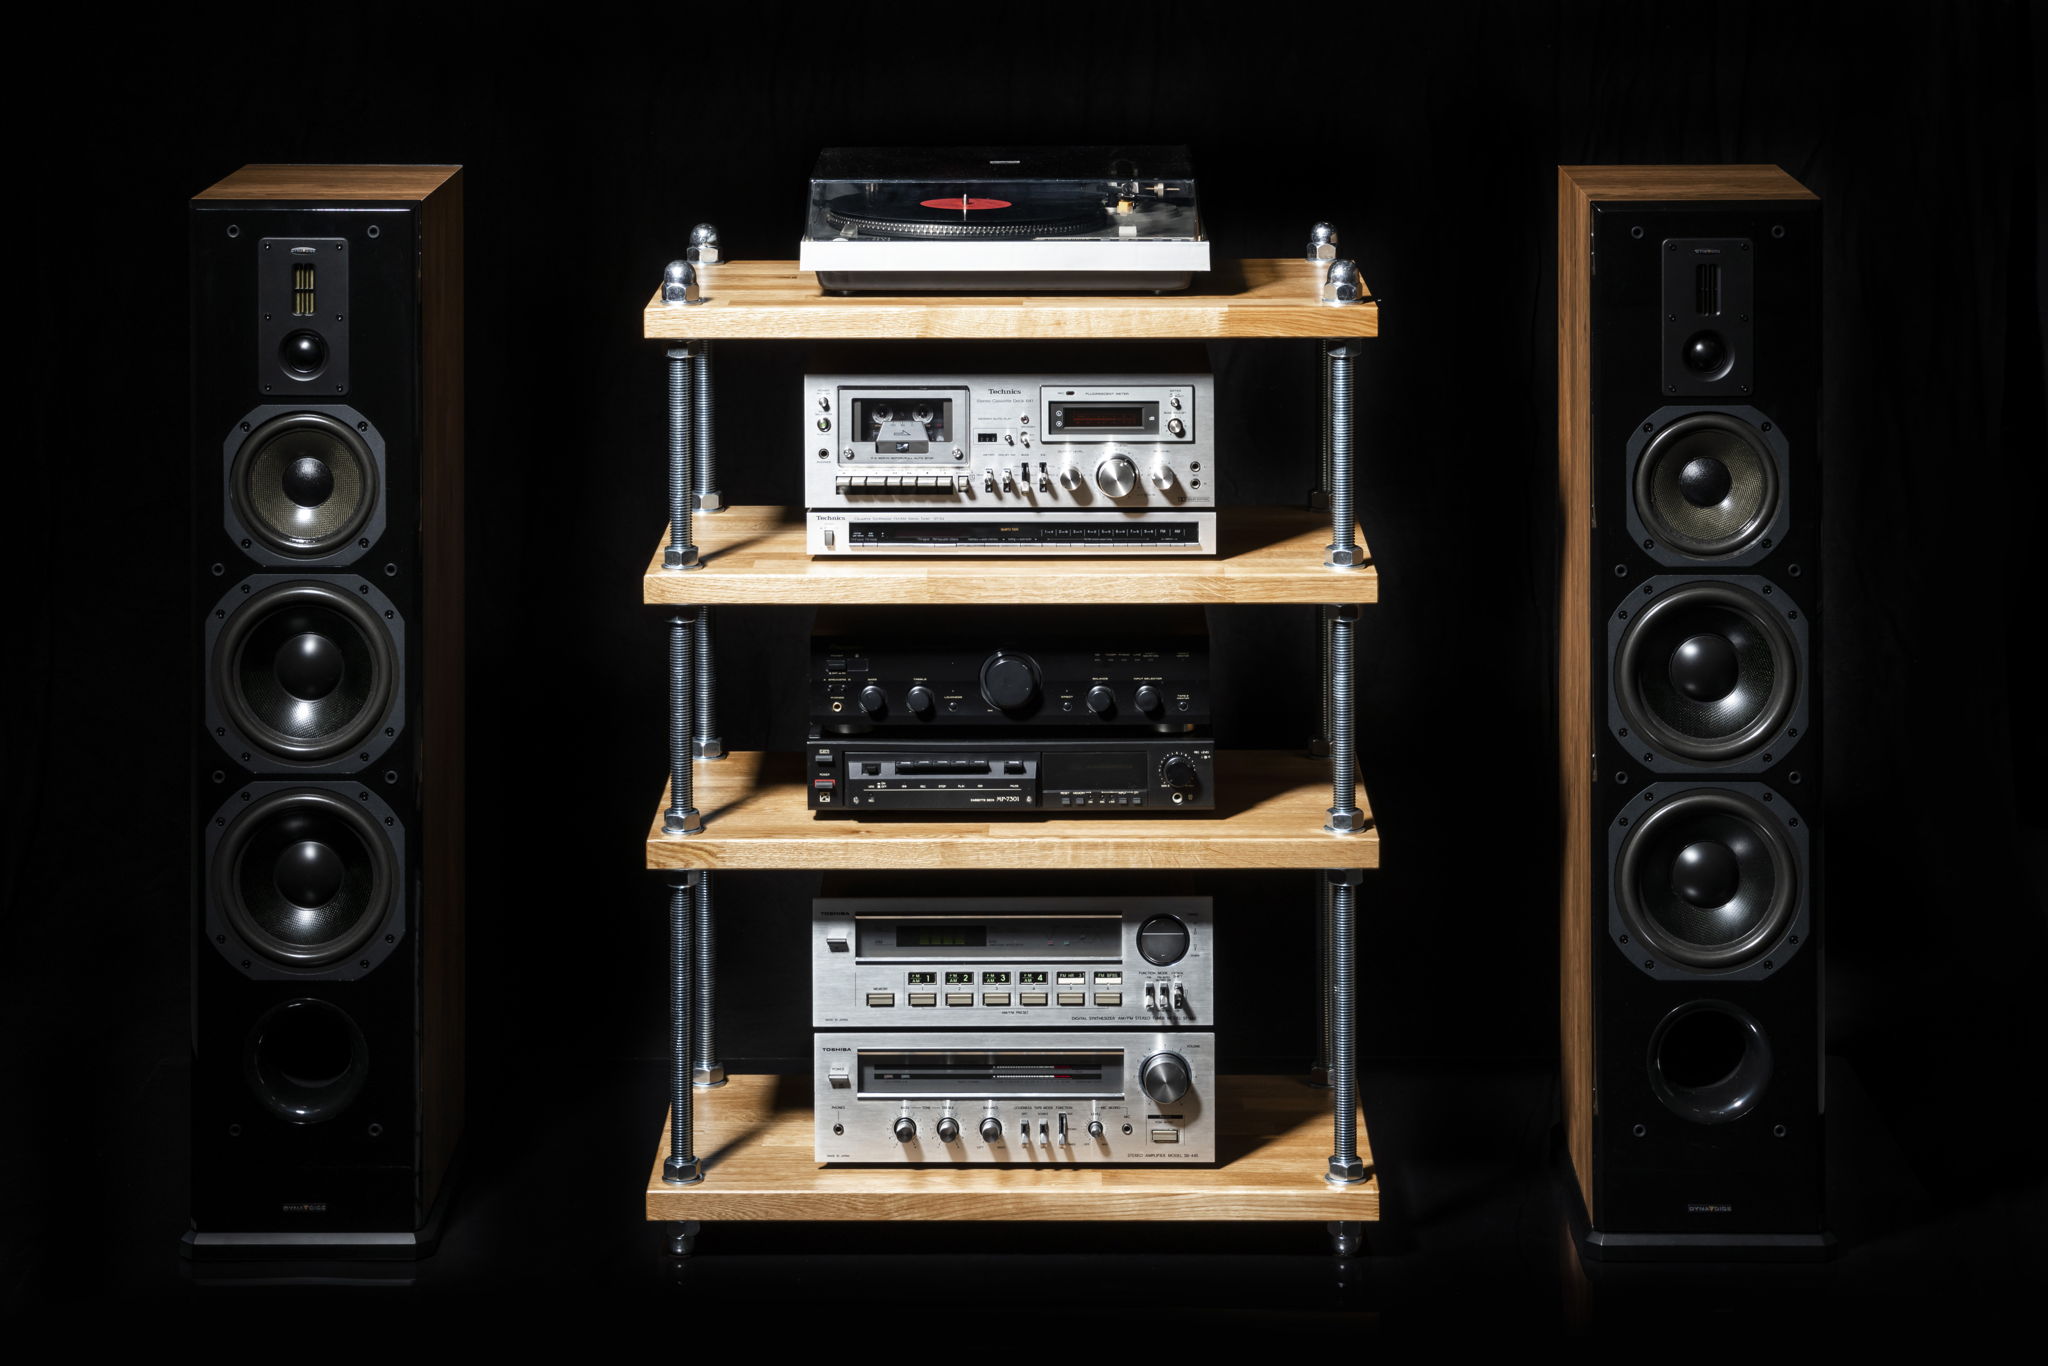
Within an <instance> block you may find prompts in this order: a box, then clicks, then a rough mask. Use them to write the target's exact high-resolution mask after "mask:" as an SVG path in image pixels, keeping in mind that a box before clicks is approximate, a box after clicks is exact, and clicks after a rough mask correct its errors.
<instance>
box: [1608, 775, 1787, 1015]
mask: <svg viewBox="0 0 2048 1366" xmlns="http://www.w3.org/2000/svg"><path fill="white" fill-rule="evenodd" d="M1703 792H1704V793H1712V794H1727V795H1729V796H1732V797H1735V798H1739V799H1741V809H1743V810H1744V811H1746V812H1751V813H1761V814H1762V815H1763V817H1764V818H1765V819H1767V820H1768V821H1769V822H1770V824H1769V825H1768V826H1767V827H1766V834H1767V835H1770V836H1774V837H1775V838H1776V840H1777V842H1778V843H1779V844H1781V845H1782V846H1784V847H1785V849H1786V850H1787V852H1788V857H1789V859H1790V862H1791V866H1792V876H1793V879H1794V885H1793V895H1792V909H1791V911H1790V913H1789V914H1787V915H1786V916H1785V917H1784V919H1783V920H1782V921H1781V922H1780V924H1779V926H1778V930H1777V933H1776V934H1775V935H1768V936H1765V937H1764V938H1763V939H1762V940H1761V941H1759V943H1758V944H1757V945H1756V946H1755V947H1754V948H1753V949H1752V950H1751V951H1750V952H1749V953H1748V954H1747V955H1746V956H1745V957H1744V958H1743V959H1742V960H1741V961H1740V962H1738V963H1735V964H1733V965H1730V966H1725V967H1717V966H1711V965H1706V966H1702V965H1697V964H1695V963H1691V962H1687V961H1684V960H1683V959H1682V958H1674V957H1672V956H1670V954H1669V953H1668V952H1667V951H1666V948H1665V946H1664V944H1663V943H1661V942H1659V941H1660V940H1661V939H1662V935H1661V934H1659V933H1658V932H1656V931H1655V930H1654V928H1653V929H1651V932H1650V935H1649V938H1648V942H1645V927H1644V926H1643V925H1642V924H1641V923H1640V921H1639V919H1638V917H1636V916H1635V915H1633V914H1631V913H1630V911H1629V910H1628V909H1627V908H1626V907H1625V906H1624V905H1623V900H1624V895H1625V893H1624V887H1623V879H1622V851H1623V849H1624V848H1625V847H1627V846H1628V844H1629V841H1630V840H1631V839H1632V838H1634V837H1635V835H1636V832H1637V830H1638V828H1639V827H1640V826H1641V825H1642V824H1643V822H1644V821H1646V820H1648V819H1650V818H1652V817H1653V815H1654V813H1656V812H1657V811H1658V810H1660V809H1663V808H1665V807H1667V806H1668V805H1669V804H1670V803H1673V802H1676V801H1678V800H1680V799H1682V798H1686V797H1690V796H1693V795H1694V794H1697V793H1703ZM1605 882H1606V887H1607V937H1608V939H1609V941H1610V942H1612V943H1613V944H1614V945H1615V947H1616V948H1618V949H1620V950H1621V952H1622V955H1623V956H1624V957H1626V958H1627V959H1628V961H1629V963H1630V965H1631V966H1633V967H1634V968H1635V970H1636V971H1637V972H1639V973H1642V974H1643V975H1644V976H1646V977H1652V978H1655V979H1656V980H1658V981H1670V982H1701V981H1720V982H1761V981H1763V980H1765V979H1766V978H1769V977H1772V976H1774V975H1776V974H1777V973H1778V972H1780V971H1782V970H1783V969H1784V967H1785V965H1786V964H1787V963H1789V962H1791V961H1792V959H1793V958H1794V957H1796V956H1797V955H1798V954H1799V953H1800V952H1802V951H1803V950H1804V949H1805V948H1806V947H1807V946H1808V945H1809V944H1811V943H1812V942H1813V901H1814V891H1815V877H1814V866H1813V846H1812V840H1811V838H1810V833H1809V827H1808V824H1807V822H1806V820H1805V818H1804V817H1803V816H1802V815H1801V814H1800V812H1799V809H1798V808H1797V807H1796V806H1794V805H1793V804H1792V803H1791V802H1789V801H1787V800H1786V799H1785V797H1784V795H1783V794H1782V793H1780V792H1778V791H1777V790H1775V789H1774V788H1772V787H1771V786H1770V785H1769V784H1767V783H1754V782H1736V783H1709V782H1684V781H1681V782H1674V783H1659V784H1653V785H1651V786H1649V787H1646V788H1644V789H1643V790H1642V791H1641V792H1638V793H1637V794H1636V796H1635V799H1634V800H1633V801H1631V802H1629V803H1628V806H1627V809H1625V810H1624V811H1622V812H1621V814H1620V815H1618V816H1616V817H1615V818H1614V819H1613V820H1612V821H1610V822H1608V826H1607V876H1606V879H1605Z"/></svg>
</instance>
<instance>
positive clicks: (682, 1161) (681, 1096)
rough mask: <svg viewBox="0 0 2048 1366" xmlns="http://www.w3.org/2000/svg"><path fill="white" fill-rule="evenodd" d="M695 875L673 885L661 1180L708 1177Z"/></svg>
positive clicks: (670, 904) (670, 893)
mask: <svg viewBox="0 0 2048 1366" xmlns="http://www.w3.org/2000/svg"><path fill="white" fill-rule="evenodd" d="M693 881H694V879H693V878H692V877H691V875H689V874H687V873H685V874H683V875H682V876H681V877H679V878H677V879H676V880H675V881H673V882H671V883H670V884H669V899H668V926H669V960H668V961H669V993H668V1006H669V1031H670V1035H671V1037H670V1039H669V1045H670V1047H669V1132H668V1158H667V1160H666V1161H664V1162H663V1163H662V1171H661V1175H662V1179H663V1180H665V1181H675V1182H685V1181H698V1180H702V1179H703V1175H704V1171H703V1166H702V1164H701V1163H699V1162H698V1160H697V1150H696V1142H697V1136H696V1131H695V1123H694V1121H695V1118H696V1115H695V1111H694V1109H693V1097H692V1095H691V1091H690V1052H691V1049H690V1003H691V999H692V997H691V987H692V986H693V985H694V984H693V982H692V980H691V979H692V977H693V975H694V973H693V968H694V966H695V965H694V963H693V962H692V958H693V952H692V950H693V947H694V946H693V944H692V942H691V941H692V940H693V939H694V938H695V937H696V917H695V906H694V904H693V903H694V901H695V897H694V895H693V888H692V886H691V884H692V882H693Z"/></svg>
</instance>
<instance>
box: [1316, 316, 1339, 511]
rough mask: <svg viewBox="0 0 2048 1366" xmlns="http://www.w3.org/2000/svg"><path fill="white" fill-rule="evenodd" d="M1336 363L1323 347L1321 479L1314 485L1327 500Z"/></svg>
mask: <svg viewBox="0 0 2048 1366" xmlns="http://www.w3.org/2000/svg"><path fill="white" fill-rule="evenodd" d="M1336 363H1337V362H1336V359H1335V357H1333V356H1332V355H1331V354H1330V348H1329V347H1327V346H1325V347H1324V348H1323V449H1322V467H1321V469H1320V471H1319V472H1318V473H1319V475H1320V477H1321V482H1320V483H1318V484H1317V485H1316V487H1317V488H1318V489H1319V490H1320V491H1321V492H1322V494H1323V496H1324V497H1325V498H1328V497H1329V494H1330V438H1331V435H1332V428H1333V426H1334V423H1333V421H1332V418H1331V414H1333V413H1334V412H1335V411H1336V408H1337V405H1336V401H1335V399H1336V394H1335V387H1336V375H1335V367H1336Z"/></svg>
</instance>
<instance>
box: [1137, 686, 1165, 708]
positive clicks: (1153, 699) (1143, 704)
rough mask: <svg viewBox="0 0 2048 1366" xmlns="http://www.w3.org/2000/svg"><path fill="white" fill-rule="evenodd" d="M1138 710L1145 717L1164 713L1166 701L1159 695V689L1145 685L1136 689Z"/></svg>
mask: <svg viewBox="0 0 2048 1366" xmlns="http://www.w3.org/2000/svg"><path fill="white" fill-rule="evenodd" d="M1138 710H1139V711H1141V712H1143V713H1145V715H1147V716H1159V715H1161V714H1163V713H1164V712H1165V711H1166V699H1165V698H1163V697H1161V696H1160V695H1159V689H1157V688H1155V687H1153V686H1152V685H1151V684H1150V683H1147V684H1145V685H1144V686H1143V687H1141V688H1139V689H1138Z"/></svg>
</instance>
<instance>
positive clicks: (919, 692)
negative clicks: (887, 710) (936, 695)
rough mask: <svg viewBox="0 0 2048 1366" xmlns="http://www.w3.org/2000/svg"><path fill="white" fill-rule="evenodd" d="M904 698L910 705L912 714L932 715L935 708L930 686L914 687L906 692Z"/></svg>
mask: <svg viewBox="0 0 2048 1366" xmlns="http://www.w3.org/2000/svg"><path fill="white" fill-rule="evenodd" d="M903 700H904V703H905V704H906V705H907V706H909V708H910V714H911V715H912V716H930V715H931V714H932V712H933V711H934V710H935V707H934V705H933V702H932V690H931V689H930V688H925V687H917V688H912V689H911V690H910V691H909V692H908V693H907V694H905V696H904V699H903Z"/></svg>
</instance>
